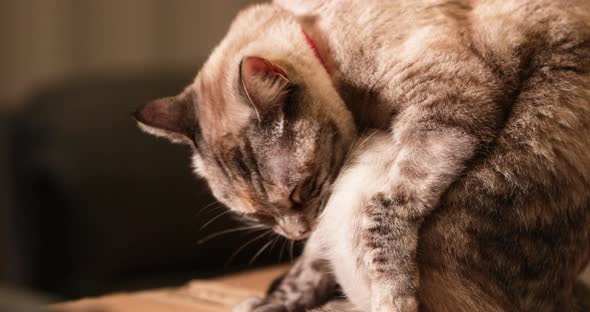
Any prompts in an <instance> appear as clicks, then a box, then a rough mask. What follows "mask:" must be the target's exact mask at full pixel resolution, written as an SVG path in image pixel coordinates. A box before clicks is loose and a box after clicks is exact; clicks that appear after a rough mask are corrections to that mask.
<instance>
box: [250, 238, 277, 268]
mask: <svg viewBox="0 0 590 312" xmlns="http://www.w3.org/2000/svg"><path fill="white" fill-rule="evenodd" d="M271 243H272V241H268V242H267V243H266V244H264V246H262V248H260V250H259V251H258V252H257V253H256V254H255V255H254V257H252V259H250V262H248V264H252V263H254V261H256V258H258V256H260V254H262V252H263V251H264V250H265V249H266V248H267V247H268V246H269V245H270V244H271Z"/></svg>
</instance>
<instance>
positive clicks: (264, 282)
mask: <svg viewBox="0 0 590 312" xmlns="http://www.w3.org/2000/svg"><path fill="white" fill-rule="evenodd" d="M286 270H287V267H286V266H277V267H270V268H264V269H260V270H255V271H246V272H242V273H238V274H233V275H229V276H223V277H220V278H215V279H210V280H195V281H192V282H190V283H188V284H187V285H185V286H183V287H180V288H171V289H159V290H151V291H142V292H135V293H117V294H111V295H107V296H103V297H98V298H86V299H81V300H77V301H71V302H65V303H61V304H56V305H52V306H51V307H50V309H51V310H53V311H63V312H132V311H133V312H135V311H141V312H185V311H186V312H189V311H190V312H195V311H198V312H225V311H231V307H232V306H233V305H234V304H236V303H238V302H240V301H242V300H243V299H245V298H247V297H248V296H255V295H258V296H261V295H263V294H264V292H265V290H266V288H267V287H268V286H269V284H270V283H271V282H272V280H273V279H274V278H276V277H278V276H279V275H281V274H282V273H283V272H285V271H286Z"/></svg>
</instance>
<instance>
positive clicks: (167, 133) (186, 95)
mask: <svg viewBox="0 0 590 312" xmlns="http://www.w3.org/2000/svg"><path fill="white" fill-rule="evenodd" d="M191 95H192V93H191V92H183V93H182V94H180V95H177V96H172V97H167V98H162V99H158V100H154V101H151V102H149V103H147V104H145V105H144V106H142V107H140V108H139V109H138V110H137V111H136V112H135V114H134V115H133V117H134V118H135V120H137V123H138V124H139V126H140V128H142V129H143V130H144V131H146V132H148V133H150V134H153V135H155V136H160V137H165V138H167V139H169V140H171V141H172V142H175V143H188V144H193V145H194V144H195V142H196V135H197V128H198V127H197V117H196V114H195V107H194V103H193V101H194V100H193V96H191Z"/></svg>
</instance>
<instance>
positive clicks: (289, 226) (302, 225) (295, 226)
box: [284, 216, 311, 240]
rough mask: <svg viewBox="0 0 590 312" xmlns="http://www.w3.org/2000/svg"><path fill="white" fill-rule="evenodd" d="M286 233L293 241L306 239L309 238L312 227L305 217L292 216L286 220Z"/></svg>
mask: <svg viewBox="0 0 590 312" xmlns="http://www.w3.org/2000/svg"><path fill="white" fill-rule="evenodd" d="M284 221H285V229H286V230H287V231H285V232H286V233H287V234H288V236H289V238H291V239H296V240H298V239H304V238H307V236H309V234H310V232H311V226H310V224H309V222H308V221H307V220H306V219H305V217H303V216H291V217H286V218H285V220H284Z"/></svg>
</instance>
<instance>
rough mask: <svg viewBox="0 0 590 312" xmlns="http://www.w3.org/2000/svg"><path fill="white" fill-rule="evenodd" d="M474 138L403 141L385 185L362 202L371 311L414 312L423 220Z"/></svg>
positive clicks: (451, 135)
mask: <svg viewBox="0 0 590 312" xmlns="http://www.w3.org/2000/svg"><path fill="white" fill-rule="evenodd" d="M475 141H476V140H474V139H473V138H472V137H470V136H468V135H464V134H462V133H457V132H455V131H450V130H449V131H446V130H445V131H442V132H438V131H417V132H415V133H413V134H412V137H411V139H409V138H406V140H405V141H404V143H403V144H400V145H398V152H397V155H396V156H395V160H393V162H391V163H390V164H388V165H387V167H388V168H389V170H390V173H389V175H388V178H387V179H388V181H387V182H386V183H385V185H378V186H377V189H376V190H374V192H372V193H369V194H373V195H369V196H368V198H369V199H368V200H367V202H366V203H365V204H364V205H363V210H362V213H363V215H362V219H361V220H362V223H361V229H360V242H361V244H360V245H361V247H362V249H361V250H360V253H359V257H360V259H359V260H360V261H361V263H362V264H363V265H364V267H365V270H366V272H367V273H368V275H369V277H370V285H371V286H370V287H371V288H370V290H371V312H385V311H387V312H415V311H418V300H417V298H416V293H417V288H418V287H419V276H418V273H419V268H418V267H417V260H416V250H417V246H418V233H419V230H420V227H421V225H422V221H423V220H424V219H425V218H427V217H428V216H429V215H430V213H431V212H432V211H433V210H434V208H435V207H436V206H437V203H438V201H439V198H440V196H441V195H442V193H443V192H444V191H445V190H446V189H447V187H448V186H449V185H450V184H451V183H452V182H453V181H454V180H455V179H456V177H457V176H458V175H459V173H460V172H461V170H462V169H463V167H464V162H465V161H466V160H467V159H469V158H470V157H471V156H472V155H473V150H474V146H475V144H474V142H475Z"/></svg>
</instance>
